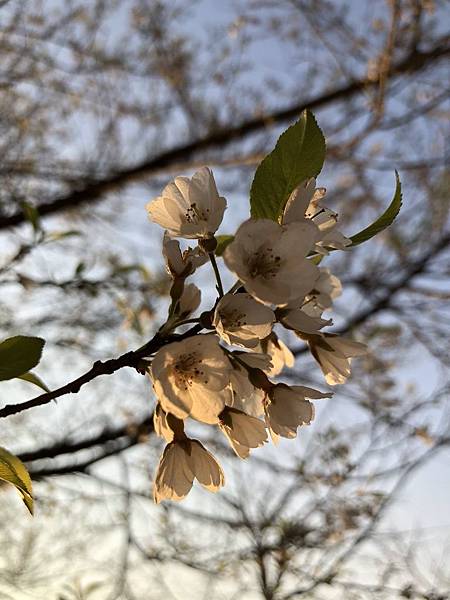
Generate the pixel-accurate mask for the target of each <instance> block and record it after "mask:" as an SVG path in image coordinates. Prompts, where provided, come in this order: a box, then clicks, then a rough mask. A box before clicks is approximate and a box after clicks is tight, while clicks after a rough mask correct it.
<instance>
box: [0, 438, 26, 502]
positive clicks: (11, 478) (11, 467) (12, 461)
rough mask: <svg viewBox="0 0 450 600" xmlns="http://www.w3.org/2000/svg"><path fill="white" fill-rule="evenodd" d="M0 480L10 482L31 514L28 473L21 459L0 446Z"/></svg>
mask: <svg viewBox="0 0 450 600" xmlns="http://www.w3.org/2000/svg"><path fill="white" fill-rule="evenodd" d="M0 480H2V481H6V482H7V483H11V484H12V485H13V486H14V487H15V488H16V489H17V490H18V491H19V493H20V495H21V496H22V500H23V501H24V503H25V506H26V507H27V508H28V510H29V511H30V514H33V486H32V483H31V478H30V475H29V474H28V471H27V470H26V468H25V465H24V464H23V462H22V461H21V460H19V459H18V458H17V456H14V454H11V453H10V452H8V450H6V449H5V448H0Z"/></svg>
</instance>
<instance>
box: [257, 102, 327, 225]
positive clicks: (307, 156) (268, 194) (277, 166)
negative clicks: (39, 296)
mask: <svg viewBox="0 0 450 600" xmlns="http://www.w3.org/2000/svg"><path fill="white" fill-rule="evenodd" d="M324 159H325V138H324V137H323V133H322V131H321V130H320V127H319V126H318V125H317V122H316V120H315V118H314V116H313V114H312V113H311V112H310V111H309V110H304V111H303V112H302V115H301V117H300V119H299V120H298V121H297V122H296V123H295V124H294V125H292V126H291V127H289V128H288V129H286V131H285V132H284V133H283V134H282V135H281V136H280V138H279V139H278V142H277V143H276V146H275V149H274V150H273V151H272V152H271V153H270V154H268V155H267V156H266V158H265V159H264V160H263V161H262V162H261V164H260V165H259V166H258V168H257V169H256V173H255V177H254V179H253V183H252V187H251V190H250V212H251V216H252V217H253V218H254V219H272V220H273V221H277V220H278V218H279V217H280V215H281V213H282V211H283V209H284V207H285V205H286V202H287V200H288V198H289V196H290V194H291V193H292V192H293V191H294V190H295V188H296V187H297V186H298V185H299V184H300V183H301V182H302V181H305V180H306V179H309V178H310V177H317V175H318V174H319V173H320V171H321V169H322V166H323V161H324Z"/></svg>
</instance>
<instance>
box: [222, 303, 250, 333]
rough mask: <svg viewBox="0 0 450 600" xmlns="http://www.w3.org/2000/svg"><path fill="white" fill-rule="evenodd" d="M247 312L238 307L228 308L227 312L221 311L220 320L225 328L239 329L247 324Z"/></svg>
mask: <svg viewBox="0 0 450 600" xmlns="http://www.w3.org/2000/svg"><path fill="white" fill-rule="evenodd" d="M246 316H247V315H246V314H245V313H243V312H240V311H239V310H238V309H237V308H234V309H233V310H228V311H227V312H225V313H220V320H221V321H222V325H223V327H224V329H228V330H230V329H239V328H240V327H244V326H245V325H247V321H246Z"/></svg>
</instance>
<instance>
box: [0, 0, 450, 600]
mask: <svg viewBox="0 0 450 600" xmlns="http://www.w3.org/2000/svg"><path fill="white" fill-rule="evenodd" d="M449 23H450V7H449V4H448V2H446V1H445V0H358V1H353V2H352V1H350V0H349V1H344V0H335V1H331V0H236V1H230V2H217V1H214V0H201V1H187V0H174V1H171V0H167V1H156V0H120V1H119V0H108V1H105V0H65V1H64V2H58V1H57V0H35V1H34V2H20V1H18V0H17V1H16V0H3V1H2V2H0V50H1V56H2V61H1V62H0V127H1V133H2V135H1V137H0V148H1V161H0V178H1V186H0V337H1V338H6V337H9V336H11V335H17V334H23V335H39V336H42V337H44V338H45V339H46V340H47V344H46V349H45V353H44V356H43V359H42V362H41V363H40V365H39V367H38V369H37V373H38V374H39V375H40V376H41V377H42V378H43V379H44V380H45V382H46V383H47V385H48V386H49V387H50V388H56V387H59V386H61V385H63V384H64V383H66V382H67V381H69V380H71V379H73V378H75V377H76V376H78V375H79V374H81V373H83V372H84V371H85V370H87V369H88V368H89V367H90V366H91V365H92V363H93V362H94V361H95V360H97V359H105V358H109V357H113V356H118V355H119V354H121V353H122V352H125V351H126V350H128V349H134V348H137V347H139V346H141V345H142V344H143V343H145V341H146V340H148V339H149V338H150V337H151V335H152V333H154V332H155V331H156V329H157V328H158V326H159V325H160V324H161V323H162V321H163V319H164V315H165V311H166V309H167V305H168V298H167V292H168V279H167V276H166V275H165V273H164V269H163V262H162V258H161V239H162V231H161V230H160V228H158V227H157V226H156V225H154V224H151V223H150V222H148V220H147V217H146V213H145V208H144V207H145V204H146V202H148V201H149V200H150V199H151V198H152V197H154V196H155V195H157V194H158V193H159V191H160V190H161V188H162V187H163V186H164V185H165V184H166V183H167V182H168V181H169V180H170V179H171V178H173V177H174V176H175V175H178V174H186V175H189V176H190V175H191V174H192V173H193V172H194V171H195V169H196V168H197V167H198V166H201V165H204V164H207V165H209V166H211V167H212V168H213V170H214V173H215V176H216V180H217V183H218V187H219V190H220V192H221V193H222V194H223V195H225V196H226V197H227V200H228V210H227V213H226V217H225V219H224V222H223V225H222V227H221V230H220V232H219V233H233V232H234V231H235V229H236V227H237V226H238V225H239V223H240V222H242V220H244V219H245V218H247V216H248V208H249V207H248V191H249V187H250V184H251V180H252V175H253V172H254V169H255V167H256V165H257V164H258V163H259V161H260V160H261V158H262V157H263V156H264V155H265V154H266V153H267V152H268V151H270V150H271V149H272V147H273V145H274V143H275V141H276V139H277V137H278V135H279V134H280V132H281V131H282V130H283V129H284V128H285V127H286V126H287V125H289V124H291V123H292V122H294V121H295V119H296V118H298V116H299V114H300V112H301V110H302V109H303V108H304V107H309V108H310V109H311V110H313V112H314V113H315V115H316V117H317V119H318V121H319V124H320V125H321V127H322V129H323V131H324V134H325V136H326V139H327V161H326V166H325V168H324V170H323V172H322V173H321V175H320V178H319V185H321V186H325V187H326V188H327V199H328V202H327V203H326V204H327V206H329V207H330V208H332V209H334V210H337V211H338V212H339V214H340V219H341V227H340V228H341V230H342V231H343V232H344V233H346V234H347V235H352V234H353V233H355V232H357V231H359V230H360V229H361V228H362V227H364V226H365V225H367V224H368V223H370V222H371V221H372V220H373V219H374V218H375V217H376V216H378V215H379V214H380V213H381V212H382V211H383V210H384V208H385V207H386V206H387V204H388V203H389V201H390V199H391V197H392V195H393V192H394V187H395V178H394V169H397V170H398V171H399V173H400V177H401V180H402V182H403V196H404V206H403V209H402V212H401V214H400V217H399V218H398V220H397V221H396V224H395V225H394V226H393V227H391V228H390V229H389V230H387V231H386V232H384V233H383V234H382V235H380V236H378V237H377V238H375V239H374V240H372V241H371V242H369V243H367V244H366V245H364V246H361V247H358V248H356V249H354V250H352V251H350V252H345V253H335V255H333V256H331V257H330V258H329V259H328V260H327V261H326V263H324V264H325V266H329V267H330V268H331V269H332V271H333V272H334V273H335V274H336V275H338V276H339V277H340V278H341V280H342V283H343V285H344V294H343V296H342V297H341V298H340V299H339V300H338V301H337V303H336V309H335V312H334V321H335V328H334V329H335V330H336V331H340V332H342V333H343V334H345V335H348V336H350V337H353V338H354V339H356V340H359V341H364V342H366V343H367V344H369V347H370V353H369V355H368V356H367V358H365V359H361V360H358V361H355V362H354V368H353V375H352V377H351V379H350V380H349V382H348V383H347V385H345V386H343V387H342V388H339V389H337V390H336V394H335V395H334V397H333V398H332V399H331V400H322V401H318V402H317V403H316V405H317V417H316V420H315V421H314V423H313V425H312V426H311V427H309V428H306V429H305V428H304V429H301V430H300V432H299V435H298V438H297V439H296V440H292V441H283V442H282V443H281V444H280V445H279V446H278V447H277V448H275V447H273V446H272V445H267V446H266V447H264V448H262V449H259V450H257V451H255V452H254V453H253V454H252V456H251V457H250V459H248V460H247V461H240V460H239V459H238V458H236V457H235V456H234V455H232V453H231V452H230V451H229V449H227V447H226V444H225V440H224V438H223V439H222V438H220V437H219V436H218V435H213V434H212V433H211V432H210V431H209V429H208V428H206V427H201V426H200V425H198V426H193V427H192V428H191V432H192V433H193V434H195V435H198V437H199V439H201V440H202V441H203V442H204V443H205V445H207V447H208V448H209V449H210V450H212V451H213V452H214V453H215V454H217V455H218V456H219V458H220V462H221V463H222V465H223V466H224V469H225V472H226V477H227V484H226V487H225V489H224V490H223V491H221V492H220V493H219V494H217V495H215V496H213V495H210V494H208V493H207V492H205V491H204V490H202V489H194V491H193V492H192V493H191V494H190V496H189V498H188V499H187V500H186V501H184V502H183V503H181V504H166V503H164V504H163V505H160V506H155V505H154V504H153V501H152V499H151V495H152V489H151V480H152V477H153V472H154V468H155V464H156V461H157V459H158V456H159V453H160V451H161V449H162V442H161V440H160V439H157V438H156V436H155V435H154V433H153V427H152V418H151V415H152V411H153V407H154V399H153V397H152V392H151V385H150V383H149V380H148V379H146V378H145V377H142V376H140V375H138V374H137V373H136V372H135V371H132V370H131V369H123V370H121V371H120V372H118V373H116V374H115V375H113V376H111V377H102V378H98V379H96V380H95V381H93V382H92V383H90V384H89V386H86V387H84V388H83V389H82V390H81V391H80V393H78V394H76V395H74V396H71V397H63V398H61V399H59V400H58V402H57V403H51V404H49V405H47V406H45V407H41V408H36V409H33V410H30V411H26V412H24V413H21V414H20V415H17V416H14V417H11V418H7V419H2V420H1V422H0V445H2V446H5V447H7V448H8V449H9V450H10V451H12V452H14V453H16V454H18V455H19V456H20V457H21V458H22V460H24V461H25V462H26V464H27V467H28V468H29V470H30V473H31V474H32V476H33V479H34V482H35V483H34V485H35V494H36V503H37V509H36V515H35V517H34V518H33V519H31V518H29V517H28V516H27V514H26V511H25V509H24V507H23V505H22V504H21V502H20V499H19V497H18V495H17V494H16V493H15V491H14V490H12V489H11V490H10V489H9V488H7V487H2V488H0V517H1V518H0V599H1V600H10V599H13V600H31V599H35V600H53V599H54V600H113V599H124V600H125V599H126V600H147V599H155V600H156V599H164V600H165V599H172V598H174V599H183V600H197V599H200V598H205V599H206V598H208V599H209V598H214V599H216V598H217V599H230V598H235V599H239V600H241V599H242V600H253V599H259V598H264V599H267V600H269V599H270V600H288V599H291V598H292V599H294V598H308V599H324V600H326V599H345V600H353V599H355V600H356V599H361V600H365V599H368V598H374V599H380V600H383V599H395V598H399V599H401V598H412V599H419V600H444V599H446V598H449V597H450V562H449V558H448V557H449V554H450V553H449V547H450V517H449V511H448V507H449V504H450V470H449V468H448V465H449V447H450V434H449V423H450V412H449V376H448V375H449V373H448V367H449V362H450V356H449V342H448V340H449V338H450V335H449V334H450V312H449V299H450V285H449V279H448V276H449V271H450V260H449V259H450V252H449V246H450V228H449V218H448V209H449V196H448V184H449V179H450V175H449V172H448V170H447V169H446V164H447V165H448V157H449V139H450V136H449V133H450V131H449V125H448V123H449V113H450V104H449V95H450V90H449V80H450V79H449V63H448V60H449V55H450V45H449V37H448V33H449ZM293 252H295V249H293ZM221 268H222V265H221ZM194 280H195V281H196V282H197V283H198V284H199V285H200V286H201V288H202V291H203V301H204V303H205V306H208V301H209V302H210V301H211V299H212V294H213V285H212V279H211V274H210V272H209V271H208V270H207V268H206V267H205V268H204V269H203V270H202V271H200V272H199V273H198V276H196V278H195V279H194ZM285 339H286V341H287V342H288V343H289V344H290V345H291V347H293V348H295V349H296V350H297V351H298V357H297V362H296V367H295V369H294V371H291V372H290V373H289V374H288V373H285V374H283V377H282V379H283V380H285V381H287V382H289V383H293V382H297V383H299V382H301V383H304V384H306V385H315V386H317V387H318V388H319V389H322V390H325V389H326V385H325V384H324V382H323V379H322V377H321V374H320V371H319V369H318V368H317V367H316V365H315V364H314V363H313V361H312V360H311V359H310V357H309V356H308V354H307V353H306V352H304V349H303V348H302V346H301V344H300V343H299V341H298V340H296V339H292V338H285ZM33 395H35V389H34V388H33V387H31V386H30V385H29V384H26V383H23V382H2V385H1V389H0V406H3V405H5V404H9V403H11V402H21V401H24V400H26V399H28V398H30V397H33Z"/></svg>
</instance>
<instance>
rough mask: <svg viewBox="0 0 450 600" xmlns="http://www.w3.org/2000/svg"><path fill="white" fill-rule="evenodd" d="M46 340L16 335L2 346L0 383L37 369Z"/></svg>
mask: <svg viewBox="0 0 450 600" xmlns="http://www.w3.org/2000/svg"><path fill="white" fill-rule="evenodd" d="M44 344H45V340H43V339H42V338H37V337H27V336H24V335H16V336H14V337H11V338H8V339H6V340H4V341H3V342H2V343H1V344H0V381H5V380H6V379H13V378H14V377H19V376H20V375H23V374H24V373H27V372H28V371H29V370H30V369H32V368H33V367H35V366H36V365H37V364H38V362H39V360H40V358H41V354H42V348H43V347H44Z"/></svg>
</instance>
